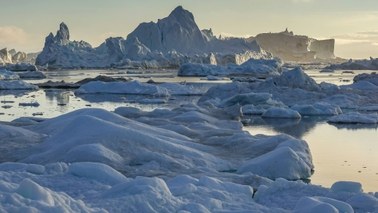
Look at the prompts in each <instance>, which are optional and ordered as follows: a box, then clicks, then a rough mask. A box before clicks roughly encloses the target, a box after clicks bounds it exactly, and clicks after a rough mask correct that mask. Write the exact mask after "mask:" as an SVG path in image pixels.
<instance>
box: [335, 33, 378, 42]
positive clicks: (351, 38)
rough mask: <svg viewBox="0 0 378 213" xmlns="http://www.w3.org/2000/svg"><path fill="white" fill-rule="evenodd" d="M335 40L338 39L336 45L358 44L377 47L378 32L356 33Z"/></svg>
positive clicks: (336, 37)
mask: <svg viewBox="0 0 378 213" xmlns="http://www.w3.org/2000/svg"><path fill="white" fill-rule="evenodd" d="M333 38H335V39H336V43H337V44H339V45H348V44H356V43H366V44H371V45H376V44H378V31H365V32H356V33H350V34H344V35H338V36H334V37H333Z"/></svg>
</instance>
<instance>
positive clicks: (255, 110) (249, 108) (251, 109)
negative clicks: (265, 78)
mask: <svg viewBox="0 0 378 213" xmlns="http://www.w3.org/2000/svg"><path fill="white" fill-rule="evenodd" d="M265 111H266V109H265V108H264V107H261V106H255V105H253V104H248V105H244V106H243V107H242V113H243V115H262V114H263V113H264V112H265Z"/></svg>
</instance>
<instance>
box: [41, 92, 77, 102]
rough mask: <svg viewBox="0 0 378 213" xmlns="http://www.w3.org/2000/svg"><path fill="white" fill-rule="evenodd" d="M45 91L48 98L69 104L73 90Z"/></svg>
mask: <svg viewBox="0 0 378 213" xmlns="http://www.w3.org/2000/svg"><path fill="white" fill-rule="evenodd" d="M44 92H45V97H46V99H47V100H49V101H51V102H54V101H56V102H57V103H58V105H67V104H68V103H69V102H70V95H71V92H67V91H62V90H45V91H44Z"/></svg>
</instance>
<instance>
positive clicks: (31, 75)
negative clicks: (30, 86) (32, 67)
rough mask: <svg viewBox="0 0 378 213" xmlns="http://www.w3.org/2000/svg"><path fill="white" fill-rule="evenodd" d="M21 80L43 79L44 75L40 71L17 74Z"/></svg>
mask: <svg viewBox="0 0 378 213" xmlns="http://www.w3.org/2000/svg"><path fill="white" fill-rule="evenodd" d="M18 75H19V76H20V78H22V79H44V78H46V75H45V74H44V73H43V72H41V71H27V72H20V73H18Z"/></svg>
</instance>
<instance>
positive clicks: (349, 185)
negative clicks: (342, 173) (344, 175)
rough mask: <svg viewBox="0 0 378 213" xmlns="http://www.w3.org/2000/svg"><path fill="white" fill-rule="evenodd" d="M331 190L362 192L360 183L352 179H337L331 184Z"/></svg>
mask: <svg viewBox="0 0 378 213" xmlns="http://www.w3.org/2000/svg"><path fill="white" fill-rule="evenodd" d="M331 190H332V191H334V192H351V193H359V192H362V185H361V183H358V182H352V181H338V182H336V183H334V184H333V185H332V186H331Z"/></svg>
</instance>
